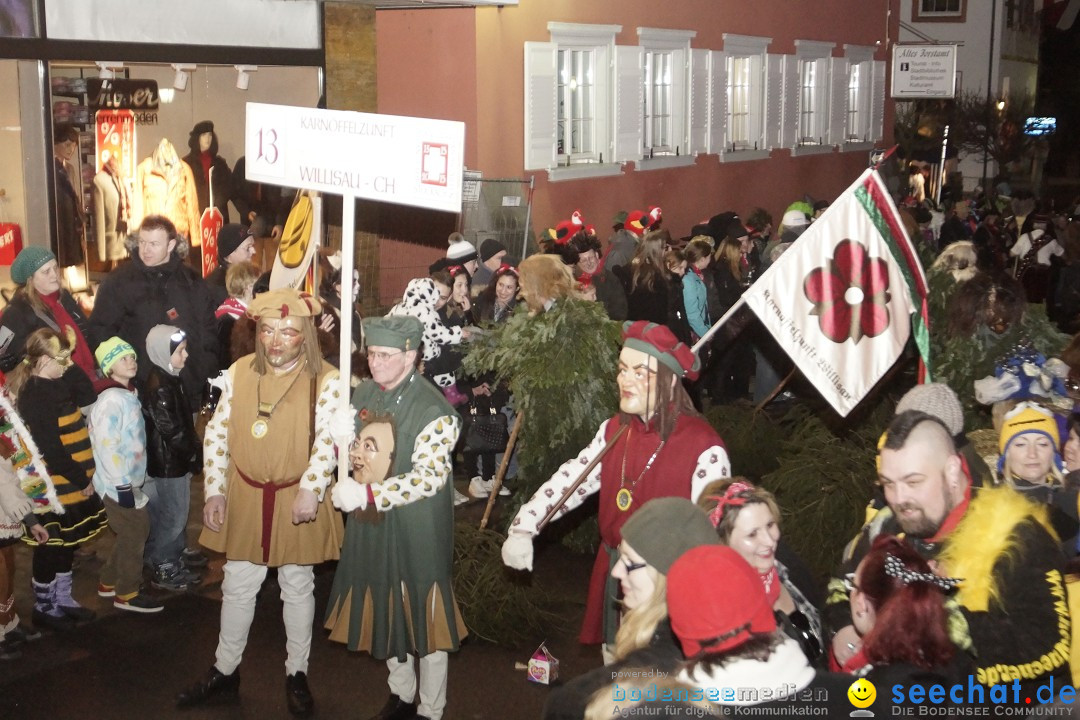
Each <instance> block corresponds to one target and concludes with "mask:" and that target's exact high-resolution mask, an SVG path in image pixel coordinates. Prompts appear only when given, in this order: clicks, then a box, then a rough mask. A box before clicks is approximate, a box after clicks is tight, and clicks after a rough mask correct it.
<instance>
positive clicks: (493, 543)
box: [454, 522, 565, 646]
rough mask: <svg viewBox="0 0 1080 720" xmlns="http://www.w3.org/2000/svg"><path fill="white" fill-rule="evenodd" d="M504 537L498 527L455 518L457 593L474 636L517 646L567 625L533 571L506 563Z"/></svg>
mask: <svg viewBox="0 0 1080 720" xmlns="http://www.w3.org/2000/svg"><path fill="white" fill-rule="evenodd" d="M503 539H504V538H503V536H502V535H500V534H499V533H497V532H495V531H494V530H480V529H479V528H477V527H476V526H475V525H474V524H472V523H464V522H459V523H455V525H454V598H455V599H456V600H457V603H458V607H460V608H461V614H462V616H463V617H464V619H465V624H466V625H467V626H468V627H469V631H470V632H471V633H472V634H473V635H475V636H477V637H479V638H482V639H484V640H487V641H488V642H493V643H499V644H505V645H511V646H517V645H520V644H522V643H524V642H525V641H532V640H533V639H534V638H536V637H537V636H543V635H545V634H547V633H550V632H551V631H552V629H553V628H563V626H564V625H565V618H564V617H563V615H562V614H561V613H559V612H557V603H556V602H555V601H553V600H552V599H551V598H550V597H548V593H546V592H545V591H544V590H543V589H541V588H539V587H538V586H537V582H536V580H535V578H533V577H532V575H531V574H530V575H529V576H524V573H512V572H511V571H510V570H507V569H506V568H505V567H504V566H503V563H502V558H501V555H500V552H501V549H502V543H503ZM519 576H521V577H519Z"/></svg>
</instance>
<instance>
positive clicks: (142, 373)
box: [89, 215, 218, 408]
mask: <svg viewBox="0 0 1080 720" xmlns="http://www.w3.org/2000/svg"><path fill="white" fill-rule="evenodd" d="M127 245H128V251H129V252H130V253H131V259H130V260H129V261H128V262H126V263H123V264H122V265H120V266H119V267H117V268H116V269H115V270H113V271H112V272H111V273H109V274H108V275H107V276H106V277H105V279H104V280H103V281H102V282H101V287H99V288H98V292H97V297H96V299H95V301H94V312H93V313H92V314H91V315H90V321H89V325H90V330H91V333H93V335H94V337H113V336H118V337H120V338H121V339H123V340H124V341H125V342H127V343H128V344H129V345H131V346H132V347H134V348H135V352H136V353H137V355H138V363H139V375H138V380H139V381H140V382H142V381H145V380H146V375H147V373H148V372H149V369H150V367H151V362H150V357H149V356H148V355H147V352H146V335H147V333H149V332H150V329H151V328H153V327H154V326H155V325H174V326H176V327H178V328H180V329H181V330H183V331H184V333H185V334H186V335H187V340H188V356H189V357H188V362H187V365H185V366H184V369H183V371H182V372H181V373H180V380H181V382H182V383H183V387H184V394H185V395H186V396H187V400H188V404H189V405H191V407H193V408H197V407H199V406H200V404H201V403H202V394H203V387H204V385H205V383H206V380H207V378H209V377H212V376H213V375H216V374H217V370H218V367H217V357H218V354H217V332H216V330H217V325H216V322H215V320H214V310H215V309H217V303H214V302H213V297H212V295H211V292H210V290H209V288H208V286H207V285H206V283H205V282H204V281H203V279H202V277H200V276H199V274H198V272H196V271H195V270H193V269H192V268H190V267H188V266H187V265H186V264H185V263H184V257H185V256H186V255H187V252H188V241H187V238H185V237H183V236H182V235H180V234H179V233H178V232H177V230H176V226H175V225H173V223H172V221H171V220H169V219H168V218H166V217H165V216H163V215H148V216H146V217H145V218H144V219H143V221H142V224H141V225H140V226H139V229H138V231H137V232H136V234H135V236H134V237H131V238H128V241H127Z"/></svg>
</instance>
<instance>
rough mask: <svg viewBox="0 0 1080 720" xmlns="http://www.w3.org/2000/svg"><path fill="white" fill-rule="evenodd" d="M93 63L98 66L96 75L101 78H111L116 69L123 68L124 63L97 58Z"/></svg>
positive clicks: (114, 74) (114, 75)
mask: <svg viewBox="0 0 1080 720" xmlns="http://www.w3.org/2000/svg"><path fill="white" fill-rule="evenodd" d="M94 64H95V65H97V66H98V77H99V78H101V79H102V80H112V79H113V78H115V77H116V71H117V70H123V69H124V63H122V62H120V61H119V60H98V61H97V62H95V63H94Z"/></svg>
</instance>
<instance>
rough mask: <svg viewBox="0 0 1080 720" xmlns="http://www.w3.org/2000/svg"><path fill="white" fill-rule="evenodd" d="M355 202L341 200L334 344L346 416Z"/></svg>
mask: <svg viewBox="0 0 1080 720" xmlns="http://www.w3.org/2000/svg"><path fill="white" fill-rule="evenodd" d="M355 244H356V198H355V197H353V196H351V195H345V196H343V197H342V198H341V292H340V293H338V297H340V298H341V315H340V317H339V318H338V322H339V325H338V327H339V328H340V330H341V341H340V342H339V343H338V382H339V384H340V389H339V390H338V409H339V410H341V411H342V412H348V410H349V402H350V401H351V400H352V383H351V380H352V367H351V365H352V326H353V294H352V291H353V265H354V264H355V263H356V251H355ZM349 469H350V468H349V448H347V447H339V448H338V466H337V470H338V472H337V477H338V482H344V481H345V480H346V479H347V478H348V477H349Z"/></svg>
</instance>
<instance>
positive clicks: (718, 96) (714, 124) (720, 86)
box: [709, 50, 727, 155]
mask: <svg viewBox="0 0 1080 720" xmlns="http://www.w3.org/2000/svg"><path fill="white" fill-rule="evenodd" d="M726 133H727V54H726V53H723V52H721V51H719V50H710V51H709V152H710V153H712V154H713V155H719V154H720V153H722V152H724V136H725V134H726Z"/></svg>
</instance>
